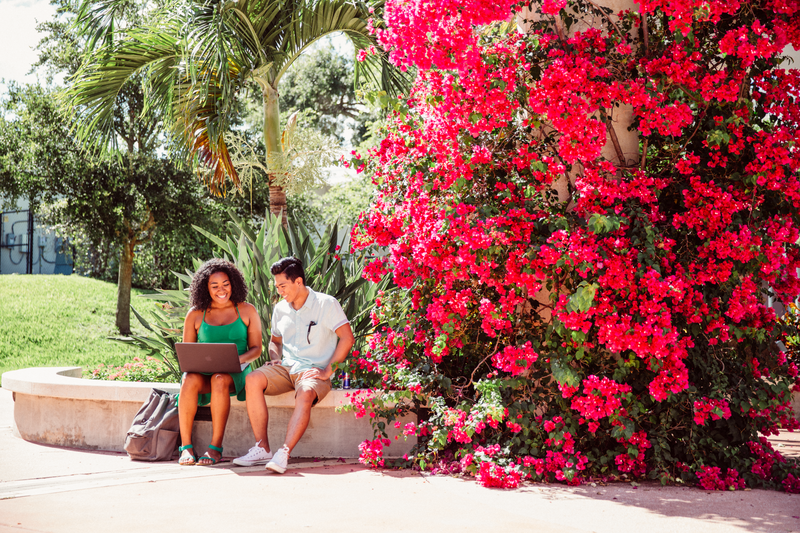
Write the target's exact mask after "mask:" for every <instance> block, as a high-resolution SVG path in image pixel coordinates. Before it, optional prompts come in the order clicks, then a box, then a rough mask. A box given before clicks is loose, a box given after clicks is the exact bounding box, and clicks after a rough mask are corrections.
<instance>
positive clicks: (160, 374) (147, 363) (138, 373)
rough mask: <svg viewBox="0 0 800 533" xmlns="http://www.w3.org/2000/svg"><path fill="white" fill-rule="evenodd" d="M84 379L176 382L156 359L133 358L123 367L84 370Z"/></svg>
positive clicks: (100, 365)
mask: <svg viewBox="0 0 800 533" xmlns="http://www.w3.org/2000/svg"><path fill="white" fill-rule="evenodd" d="M83 374H84V376H83V377H84V378H87V379H105V380H110V381H146V382H152V383H170V382H172V381H174V377H173V375H172V372H170V369H169V367H168V366H167V365H165V364H164V362H163V361H161V360H160V359H156V358H155V357H149V356H148V357H146V358H145V359H140V358H138V357H134V358H133V362H132V363H125V364H124V365H122V366H113V365H108V366H106V365H105V364H103V363H100V364H99V365H98V366H97V367H96V368H95V369H94V370H84V372H83Z"/></svg>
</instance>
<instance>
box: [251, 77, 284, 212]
mask: <svg viewBox="0 0 800 533" xmlns="http://www.w3.org/2000/svg"><path fill="white" fill-rule="evenodd" d="M256 81H257V82H258V84H259V85H260V86H261V94H262V98H263V101H264V146H265V147H266V149H267V168H269V169H270V170H272V169H274V168H275V167H277V166H279V164H280V160H281V156H282V155H283V149H282V147H281V110H280V106H279V105H278V104H279V103H278V91H277V90H275V88H274V87H273V86H272V85H270V84H269V82H268V81H267V80H262V79H259V78H256ZM268 179H269V181H270V183H269V212H270V213H272V214H273V215H275V216H281V217H282V220H281V222H282V223H283V225H284V227H285V226H286V225H287V223H288V222H287V221H288V219H287V217H286V193H285V192H284V190H283V187H280V186H279V185H277V184H276V183H273V179H272V173H271V172H270V174H269V176H268Z"/></svg>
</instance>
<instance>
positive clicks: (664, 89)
mask: <svg viewBox="0 0 800 533" xmlns="http://www.w3.org/2000/svg"><path fill="white" fill-rule="evenodd" d="M515 5H516V3H515V2H513V1H505V2H494V3H486V2H480V1H478V0H470V1H467V2H459V3H458V6H456V4H455V3H453V2H451V1H450V0H436V1H429V2H422V1H415V0H412V1H408V2H406V1H404V2H399V1H391V0H390V1H389V2H387V5H386V16H385V20H386V25H385V27H384V29H381V30H377V31H379V32H380V39H381V41H382V43H383V44H384V46H385V47H387V49H388V50H390V52H391V54H392V57H393V60H394V61H395V62H397V63H398V64H402V65H407V66H409V67H416V68H418V69H419V71H418V75H417V78H416V81H415V84H414V87H413V89H412V91H411V93H410V94H409V95H408V96H407V97H406V98H400V99H397V100H395V101H394V102H393V104H392V106H393V111H392V113H393V120H392V123H391V124H390V125H389V126H388V128H387V130H386V131H385V137H384V139H383V141H382V143H381V144H380V145H379V146H378V147H377V148H376V149H375V150H373V151H372V152H371V153H370V154H369V156H368V157H364V158H361V157H360V156H358V155H355V156H354V158H353V161H351V163H352V164H353V165H355V166H356V167H361V166H362V165H364V166H365V169H366V172H367V173H368V175H370V176H371V177H372V179H373V182H374V183H375V185H376V187H377V189H378V193H377V194H378V196H377V200H376V202H375V203H374V205H373V207H372V208H371V209H369V210H368V211H366V212H365V213H363V214H362V216H361V219H360V227H359V228H356V229H355V230H354V232H353V242H354V243H355V245H356V246H367V245H379V246H388V247H389V248H390V250H391V254H390V256H389V257H388V258H385V259H380V260H378V261H376V262H374V263H373V264H372V265H371V266H368V267H367V268H366V271H368V272H380V273H383V272H387V271H388V272H391V273H392V275H393V279H394V280H395V282H396V283H397V285H398V286H399V287H401V288H402V289H404V290H405V291H406V295H407V297H408V298H409V300H410V306H409V307H408V308H406V307H404V306H403V305H402V297H401V295H395V296H393V297H392V301H391V302H388V303H389V305H378V308H377V309H376V312H375V322H376V323H377V322H385V323H386V324H387V325H386V326H384V327H382V328H381V330H380V332H379V333H378V334H376V335H375V336H374V337H373V339H372V340H371V342H370V345H369V350H368V356H367V359H368V360H369V361H371V362H372V364H374V365H376V366H377V367H378V368H379V370H380V371H381V373H382V374H383V377H382V379H381V382H380V383H379V385H378V386H377V387H376V389H375V391H374V392H373V394H372V395H371V398H368V399H366V400H364V401H366V402H367V403H370V402H371V403H372V404H373V405H374V406H375V407H376V408H377V409H378V412H379V414H380V419H379V421H378V422H376V424H377V425H376V432H377V433H378V434H380V433H381V432H382V430H383V429H384V428H385V427H386V424H387V423H392V422H394V421H395V419H396V418H397V417H399V416H400V415H402V414H403V413H405V412H407V411H408V410H414V411H416V413H417V414H418V416H419V423H418V425H416V426H415V427H412V428H407V431H406V432H407V434H415V435H416V436H417V437H418V443H419V444H418V446H417V447H416V449H415V450H414V451H413V453H411V454H410V455H409V457H408V460H411V461H413V462H414V463H415V464H416V465H418V466H419V467H420V468H423V469H428V470H434V471H448V472H454V471H461V472H464V473H467V474H469V475H474V476H475V477H476V478H477V479H478V481H479V482H480V483H482V484H484V485H486V486H504V487H513V486H516V484H517V483H519V481H520V480H524V479H534V480H547V481H552V480H559V481H563V482H567V483H571V484H575V483H580V482H581V481H584V480H588V479H603V480H614V479H617V480H619V479H624V480H630V479H639V478H650V479H658V480H660V481H661V482H663V483H667V482H682V483H699V484H700V485H701V486H703V487H706V488H740V487H742V486H745V485H747V486H768V487H776V488H781V487H782V488H784V489H786V490H795V489H796V487H797V481H796V480H797V477H798V469H797V464H796V462H794V461H791V460H788V459H785V458H783V457H781V455H780V454H779V453H778V452H776V451H775V450H773V449H772V448H771V447H770V445H769V442H768V441H767V440H766V439H764V438H763V436H764V435H770V434H775V433H776V432H777V431H778V429H779V428H780V427H783V428H786V429H790V430H791V429H796V428H798V421H797V420H796V419H795V418H794V416H793V414H792V412H791V393H792V390H793V389H794V390H798V386H800V383H799V382H798V376H797V365H798V363H799V362H800V359H799V358H798V354H797V352H796V351H789V352H783V351H781V350H780V349H779V346H778V345H777V344H776V341H780V340H782V339H784V337H785V335H786V334H794V333H793V330H794V326H793V325H792V324H790V323H789V322H781V321H779V320H778V319H777V317H776V313H775V311H774V309H773V308H772V307H770V306H768V305H766V301H767V298H771V299H773V300H774V301H783V302H788V301H791V300H793V299H794V298H795V297H796V296H797V295H798V293H800V290H799V289H800V283H799V282H798V277H797V268H798V267H799V266H800V247H799V246H798V235H799V233H798V229H799V228H800V209H798V208H800V180H799V179H798V178H799V177H800V176H799V173H798V169H799V168H800V151H799V150H797V148H796V146H795V144H794V143H795V141H794V140H795V139H797V138H798V136H799V135H798V134H799V133H800V132H798V121H800V107H798V99H797V94H798V91H800V74H798V72H797V71H784V70H780V69H779V68H778V64H779V62H780V61H781V59H782V57H781V56H780V53H781V51H782V50H783V48H784V46H786V45H787V44H788V43H789V42H791V43H793V44H794V46H795V47H796V48H798V47H800V34H798V33H797V31H796V28H797V27H798V25H797V23H798V17H799V16H800V11H798V10H797V9H796V8H795V7H792V6H789V5H788V4H785V3H780V2H772V1H766V2H764V3H761V2H759V3H750V2H739V1H734V2H725V3H720V2H712V3H701V2H699V1H695V0H691V1H687V2H662V1H652V2H649V1H648V2H642V3H641V6H642V8H641V9H642V11H641V12H635V11H625V12H622V13H620V14H613V13H611V12H610V10H608V9H601V8H598V7H597V6H596V4H594V3H593V2H589V1H583V0H569V1H567V0H562V1H560V2H550V1H545V2H544V3H543V4H541V5H539V4H538V3H536V2H534V4H533V8H532V9H534V11H536V12H538V13H539V14H540V15H541V20H540V21H539V22H532V25H531V28H530V31H529V32H528V33H527V34H525V35H523V34H521V33H518V32H516V30H514V29H513V28H511V29H510V30H509V29H508V27H507V25H503V24H500V23H499V22H497V21H505V20H507V19H508V15H509V13H510V11H511V10H512V8H515V7H514V6H515ZM442 13H446V14H447V15H446V16H442ZM593 21H594V22H593ZM597 21H600V22H599V23H597ZM584 23H585V25H584V26H582V27H583V28H584V29H583V31H577V28H580V27H581V26H580V25H581V24H584ZM593 23H594V24H595V25H596V27H594V28H593V27H592V24H593ZM375 26H376V27H380V26H381V25H380V24H375ZM632 35H633V36H639V37H638V38H634V37H631V36H632ZM623 109H628V110H629V111H630V112H631V114H632V123H631V130H632V131H634V132H636V133H637V134H638V139H639V147H638V154H637V155H634V157H633V159H629V158H627V157H626V156H625V154H624V153H623V152H622V149H621V147H620V146H619V140H618V135H617V132H616V130H615V128H618V127H619V126H618V125H617V126H615V121H614V120H612V115H615V114H618V113H619V110H623ZM621 133H622V132H620V134H621ZM607 139H608V140H607ZM607 143H608V147H606V146H605V145H606V144H607ZM604 147H605V148H606V150H605V151H604V150H603V149H604ZM604 154H605V155H604ZM361 407H362V408H363V406H361ZM383 436H384V437H385V434H384V435H383ZM371 442H372V443H373V444H372V445H370V446H366V445H365V447H364V449H365V450H366V451H368V452H369V453H370V454H371V455H370V457H369V458H367V459H366V460H367V462H373V463H375V461H376V459H375V458H376V457H377V451H376V448H377V445H375V442H377V441H371Z"/></svg>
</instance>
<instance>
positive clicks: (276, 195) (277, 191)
mask: <svg viewBox="0 0 800 533" xmlns="http://www.w3.org/2000/svg"><path fill="white" fill-rule="evenodd" d="M269 212H270V213H272V214H273V216H276V217H277V216H280V217H282V220H281V223H282V224H283V227H284V228H285V227H286V226H287V225H288V220H289V219H288V218H287V216H286V191H284V190H283V187H278V186H272V185H270V186H269Z"/></svg>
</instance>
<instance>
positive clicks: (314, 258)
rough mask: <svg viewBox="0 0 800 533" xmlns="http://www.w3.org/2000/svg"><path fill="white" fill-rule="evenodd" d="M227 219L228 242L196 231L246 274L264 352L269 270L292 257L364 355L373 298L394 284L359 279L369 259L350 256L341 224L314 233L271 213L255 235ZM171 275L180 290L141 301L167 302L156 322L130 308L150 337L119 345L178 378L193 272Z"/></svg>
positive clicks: (272, 299) (270, 299) (273, 297)
mask: <svg viewBox="0 0 800 533" xmlns="http://www.w3.org/2000/svg"><path fill="white" fill-rule="evenodd" d="M229 215H230V217H231V220H230V221H229V222H228V232H227V234H226V235H225V236H224V237H220V236H216V235H213V234H211V233H209V232H208V231H206V230H204V229H202V228H199V227H197V226H194V228H195V229H196V230H197V231H198V232H200V233H201V234H203V235H205V236H206V237H207V238H208V239H210V240H211V241H212V242H213V243H215V244H216V245H217V246H218V247H219V250H220V252H221V256H222V257H223V258H225V259H228V260H230V261H232V262H233V263H234V264H235V265H236V266H237V267H239V269H240V270H241V271H242V273H243V274H244V278H245V283H246V284H247V286H248V289H249V294H248V298H247V301H248V302H249V303H251V304H253V305H254V306H255V308H256V309H257V310H258V314H259V316H260V317H261V325H262V336H263V345H264V347H265V348H266V347H267V346H268V345H269V339H270V336H271V332H270V320H271V318H272V309H273V307H274V305H275V304H276V303H277V302H278V301H279V299H280V297H279V295H278V293H277V291H276V290H275V283H274V280H273V278H272V274H271V273H270V267H271V266H272V264H273V263H274V262H276V261H277V260H278V259H280V258H281V257H287V256H292V255H293V256H295V257H297V258H299V259H301V260H302V261H303V265H304V268H305V271H306V277H307V279H306V284H307V285H308V286H309V287H311V288H312V289H314V290H315V291H317V292H323V293H325V294H330V295H331V296H334V297H335V298H336V299H337V300H339V303H340V304H341V305H342V309H343V310H344V312H345V314H346V315H347V317H348V318H349V319H350V324H351V326H352V328H353V335H354V336H355V339H356V344H355V346H354V349H355V350H361V349H362V348H363V346H364V344H365V343H366V341H367V339H368V337H369V336H370V335H371V334H372V332H373V330H374V328H375V327H376V326H374V325H373V323H372V318H371V311H372V310H373V308H374V306H375V298H376V297H377V296H378V294H379V293H380V292H381V291H383V292H384V293H385V292H388V291H389V290H390V287H389V284H390V280H389V277H388V276H387V277H385V278H384V279H383V280H381V281H380V282H379V283H370V282H368V281H367V280H366V279H364V278H362V277H361V273H362V271H363V269H364V264H365V262H366V260H367V259H368V256H367V255H364V254H362V255H356V254H351V253H350V251H349V249H350V245H349V236H348V235H346V234H345V235H344V236H341V237H340V236H339V227H338V223H334V224H330V225H328V226H327V227H326V228H325V229H324V231H322V232H321V234H316V232H315V231H313V230H310V229H309V228H307V227H306V226H305V225H304V224H303V223H302V222H294V223H292V222H291V221H290V222H289V224H288V225H287V226H286V227H284V226H283V225H282V219H281V216H280V215H278V216H273V215H271V214H270V213H269V212H267V214H266V218H265V219H264V222H263V223H262V224H261V227H260V228H258V229H257V231H256V229H254V228H252V227H251V226H250V224H249V223H248V222H246V221H244V220H242V219H240V218H239V217H237V216H236V214H235V213H233V212H232V211H231V212H229ZM194 263H195V264H194V268H195V270H197V269H198V268H199V266H200V265H201V264H202V261H201V260H199V259H195V260H194ZM173 274H174V275H175V276H177V278H178V290H161V291H158V292H157V293H155V294H146V295H142V296H141V297H142V298H149V299H155V300H159V301H161V302H163V304H162V307H161V310H157V311H154V312H153V313H152V320H150V321H148V320H146V319H145V318H144V317H143V316H142V315H141V314H139V313H138V312H137V311H136V309H133V308H132V309H133V313H134V315H135V316H136V318H137V319H138V320H139V322H140V323H141V324H142V326H143V327H144V328H145V329H147V330H148V331H150V332H151V334H152V335H150V336H138V335H131V337H130V338H125V339H116V340H119V341H120V342H125V343H128V344H132V345H134V346H137V347H139V348H141V349H143V350H145V351H147V352H148V354H150V355H154V356H155V355H159V356H161V357H162V358H163V359H164V360H165V362H166V363H167V365H168V366H169V367H170V370H171V371H172V372H173V373H174V374H175V376H176V377H179V376H180V372H179V370H178V365H177V358H176V357H175V343H176V342H180V339H181V336H182V331H183V319H184V317H185V316H186V313H187V311H188V309H189V295H188V293H187V292H186V291H185V290H184V287H186V286H188V285H189V284H191V281H192V272H189V271H187V272H186V273H185V274H181V273H178V272H173ZM267 357H268V354H267V350H266V349H265V350H263V353H262V355H261V357H260V358H259V359H258V360H256V361H255V362H254V363H253V364H254V366H259V365H261V364H263V363H264V362H265V361H266V360H267ZM343 368H345V370H346V371H348V372H351V373H352V374H354V376H353V377H354V379H358V378H361V379H365V378H368V377H369V376H368V375H367V374H366V373H365V371H363V370H359V369H358V368H357V367H355V366H351V365H347V364H346V362H345V364H344V365H343Z"/></svg>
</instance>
